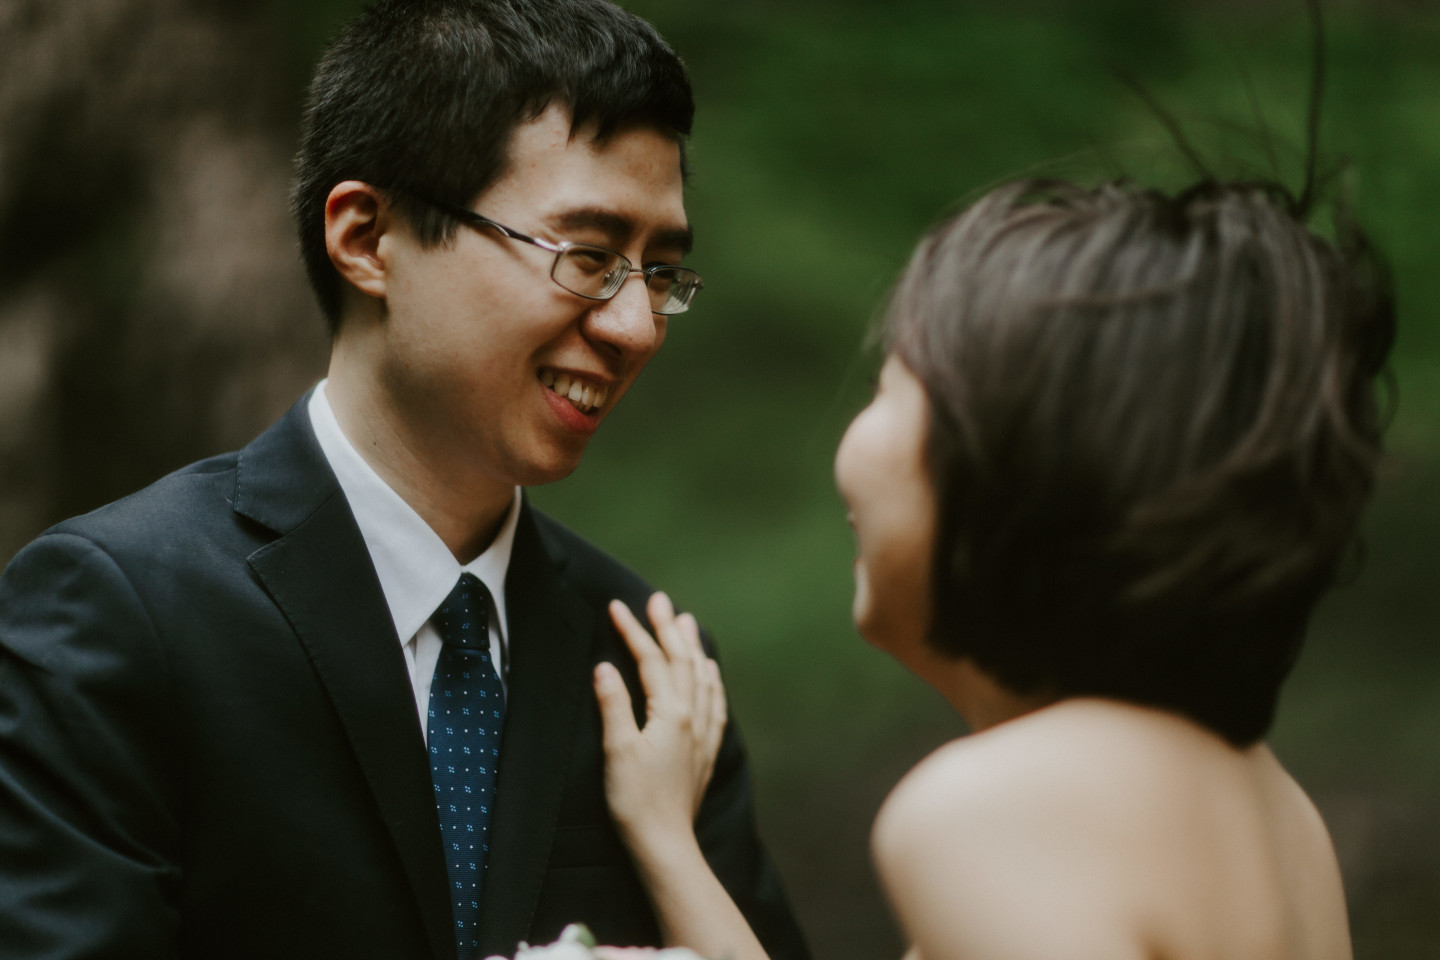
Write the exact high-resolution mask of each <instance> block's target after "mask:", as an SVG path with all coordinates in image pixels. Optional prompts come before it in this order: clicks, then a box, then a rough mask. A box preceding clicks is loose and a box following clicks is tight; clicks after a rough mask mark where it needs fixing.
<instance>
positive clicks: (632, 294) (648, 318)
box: [585, 271, 663, 359]
mask: <svg viewBox="0 0 1440 960" xmlns="http://www.w3.org/2000/svg"><path fill="white" fill-rule="evenodd" d="M662 329H663V328H662V327H661V325H660V322H659V318H657V317H656V316H655V314H654V313H652V312H651V310H650V291H649V290H648V289H647V288H646V286H645V275H644V274H642V273H640V272H638V271H636V272H635V273H632V274H630V276H629V277H628V278H627V279H626V281H625V283H624V284H623V285H622V286H621V287H620V291H619V292H618V293H616V294H615V296H613V297H611V298H610V299H609V300H606V301H604V302H602V303H599V304H596V306H595V307H594V308H593V309H592V310H591V311H590V312H589V313H588V314H587V315H586V319H585V333H586V335H587V336H588V337H590V338H591V339H592V340H595V341H598V342H600V343H602V344H605V345H606V346H608V347H610V348H611V349H612V350H614V351H615V352H617V353H619V354H620V355H621V356H623V357H625V358H626V359H635V358H644V357H648V356H649V355H650V354H651V353H653V352H655V350H656V349H657V348H658V347H659V346H660V340H661V337H662V333H661V330H662Z"/></svg>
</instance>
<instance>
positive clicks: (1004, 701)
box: [932, 657, 1060, 733]
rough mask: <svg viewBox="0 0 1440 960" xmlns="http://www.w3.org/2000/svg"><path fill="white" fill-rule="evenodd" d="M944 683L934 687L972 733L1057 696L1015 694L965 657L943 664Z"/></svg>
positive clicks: (1043, 703)
mask: <svg viewBox="0 0 1440 960" xmlns="http://www.w3.org/2000/svg"><path fill="white" fill-rule="evenodd" d="M935 679H937V680H939V679H941V677H936V678H935ZM933 682H934V681H932V683H933ZM943 683H944V686H941V685H940V684H939V683H936V684H935V686H936V687H937V688H938V689H939V690H940V692H941V693H942V694H943V695H944V696H945V699H946V700H948V701H949V702H950V705H951V706H952V707H954V708H955V711H956V712H957V713H959V714H960V716H961V717H963V718H964V720H965V724H966V725H967V726H968V727H969V728H970V731H971V732H972V733H979V732H980V731H981V730H987V729H989V728H990V727H994V726H997V725H999V724H1002V723H1004V722H1005V721H1006V720H1013V719H1014V718H1015V717H1018V716H1022V715H1024V714H1027V713H1030V712H1032V711H1034V710H1039V709H1040V708H1041V707H1045V706H1049V705H1050V704H1052V703H1054V702H1055V701H1056V700H1058V699H1060V698H1059V697H1057V696H1055V695H1053V694H1049V693H1032V694H1018V693H1015V692H1013V691H1011V690H1008V689H1006V688H1005V687H1003V686H1001V685H1000V683H999V682H997V681H996V680H995V678H993V677H992V676H990V674H988V673H986V672H985V671H984V670H982V669H980V668H979V667H978V666H976V665H975V662H974V661H973V660H971V659H969V658H968V657H962V658H961V659H959V660H952V661H950V662H949V663H948V664H947V665H946V667H945V669H944V670H943Z"/></svg>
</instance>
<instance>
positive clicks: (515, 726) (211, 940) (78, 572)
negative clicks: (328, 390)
mask: <svg viewBox="0 0 1440 960" xmlns="http://www.w3.org/2000/svg"><path fill="white" fill-rule="evenodd" d="M649 592H650V588H649V586H647V585H646V584H645V583H644V582H642V581H641V580H640V579H639V578H637V577H636V576H635V575H634V574H632V573H630V572H629V571H628V570H626V569H625V568H624V567H622V566H621V565H619V564H618V563H616V562H615V561H614V560H612V559H611V558H609V557H607V556H606V555H605V554H603V553H601V552H600V551H598V550H596V549H595V548H594V547H592V546H590V545H589V544H587V543H585V542H584V541H583V540H581V539H580V538H579V537H577V536H575V535H574V534H573V533H571V532H569V531H568V530H566V529H564V528H563V527H561V526H560V525H559V524H557V523H555V522H554V521H552V520H550V519H549V518H547V517H545V516H543V515H542V514H540V513H539V512H537V511H535V510H533V509H531V508H530V507H529V506H528V505H527V506H526V507H525V508H524V511H523V512H522V514H521V517H520V519H519V526H518V529H517V531H516V535H515V546H514V553H513V557H512V560H511V567H510V573H509V577H508V581H507V592H506V599H507V605H508V608H509V617H510V623H509V628H510V650H511V659H510V674H509V680H508V683H509V694H508V709H507V716H506V723H505V733H504V741H503V747H502V754H501V760H500V769H499V780H498V791H499V795H498V798H497V803H496V810H495V814H494V820H493V834H492V842H491V853H490V866H489V870H488V874H487V878H486V883H485V888H484V899H483V903H482V907H481V929H482V934H483V945H482V949H483V954H482V955H484V954H489V953H501V954H510V953H512V952H513V951H514V950H515V947H516V943H517V941H519V940H521V939H526V940H529V941H531V942H545V941H548V940H550V939H552V938H553V937H554V936H555V935H556V934H557V933H558V932H559V930H560V928H561V926H562V925H563V924H565V923H568V922H570V921H577V920H578V921H583V922H585V923H588V924H589V925H590V926H591V928H592V929H593V930H594V931H595V932H596V934H597V935H598V937H599V938H600V940H601V941H602V942H609V943H637V944H645V943H655V942H656V940H657V932H656V924H655V919H654V917H653V915H652V913H651V910H650V908H649V906H648V903H647V899H646V897H645V895H644V892H643V890H642V888H641V886H640V884H639V882H638V880H637V878H636V876H635V873H634V870H633V868H632V867H631V865H630V862H629V860H628V858H627V856H626V854H625V852H624V850H623V848H622V846H621V844H620V842H619V840H618V838H617V836H616V833H615V831H614V828H613V826H612V823H611V821H610V819H609V816H608V813H607V810H606V806H605V799H604V792H603V783H602V774H603V757H602V754H601V750H600V718H599V712H598V710H597V708H596V706H595V703H594V696H593V694H592V691H591V680H590V677H591V669H592V667H593V665H594V664H595V663H596V662H598V661H599V660H602V659H607V660H610V661H611V662H613V663H615V664H617V665H618V666H620V667H621V668H622V670H623V671H624V672H625V675H626V678H627V681H628V682H629V683H630V686H631V690H632V695H634V696H635V700H636V705H637V714H638V713H639V711H640V710H641V709H643V708H642V707H641V699H640V695H639V694H640V691H639V684H638V682H637V680H636V676H635V672H634V669H633V665H632V661H631V658H630V656H629V654H628V653H627V652H626V650H625V648H624V645H623V643H622V641H621V640H620V638H619V637H618V635H617V634H616V633H615V631H614V630H613V628H612V627H611V626H610V624H609V620H608V617H607V615H606V613H605V605H606V603H607V602H608V601H609V600H610V599H611V598H614V597H619V598H621V599H623V600H624V601H625V602H626V603H628V604H629V605H630V606H631V607H632V608H635V609H643V603H644V601H645V598H646V597H647V595H648V594H649ZM698 833H699V834H700V838H701V843H702V846H703V847H704V849H705V851H706V854H707V856H708V857H709V859H710V862H711V864H712V865H713V866H714V868H715V870H716V872H717V874H718V875H719V876H720V878H721V880H722V881H723V882H724V883H725V885H726V887H727V888H728V889H729V890H730V892H731V893H732V895H733V896H734V897H735V899H736V901H737V902H738V903H739V905H740V907H741V909H742V910H743V911H744V912H745V914H746V915H747V917H748V918H749V919H750V921H751V923H752V925H753V926H754V927H755V929H756V931H757V933H758V934H759V935H760V937H761V939H762V941H764V943H765V944H766V946H767V947H768V948H769V950H770V952H771V956H772V957H774V958H776V960H804V958H805V957H806V948H805V945H804V942H803V940H802V937H801V934H800V932H799V929H798V927H797V926H796V924H795V922H794V920H793V918H792V916H791V914H790V911H789V908H788V906H787V905H786V902H785V897H784V894H783V892H782V890H781V888H780V885H779V883H778V880H777V878H776V875H775V873H774V870H773V868H772V867H771V865H770V863H769V861H768V859H767V858H766V856H765V854H764V852H763V851H762V849H761V847H760V844H759V842H758V840H757V838H756V835H755V830H754V824H753V811H752V802H751V790H750V778H749V773H748V769H747V766H746V761H745V756H744V752H743V748H742V746H741V743H740V740H739V738H738V736H737V734H736V733H735V731H734V729H733V727H732V728H731V729H730V730H728V731H727V732H726V735H725V742H724V745H723V747H722V749H721V755H720V758H719V760H718V763H717V767H716V772H715V778H714V782H713V783H712V785H711V787H710V791H709V794H708V795H707V797H706V799H705V801H704V805H703V807H702V810H701V813H700V817H699V820H698ZM449 903H450V898H449V895H448V893H447V889H446V876H445V865H444V859H443V855H442V853H441V849H440V833H439V826H438V823H437V819H436V813H435V803H434V799H433V792H432V787H431V783H430V773H429V767H428V763H427V759H426V754H425V750H424V746H423V741H422V739H421V733H420V725H419V720H418V718H417V716H416V711H415V702H414V696H413V694H412V692H411V687H410V683H409V679H408V676H407V673H406V669H405V663H404V660H403V656H402V653H401V648H400V642H399V639H398V638H397V637H396V635H395V630H394V626H393V623H392V621H391V618H390V615H389V612H388V609H387V608H386V605H385V600H384V598H383V595H382V593H381V589H380V584H379V581H378V580H377V578H376V575H375V571H374V569H373V567H372V566H371V563H370V559H369V554H368V552H367V551H366V548H365V544H364V542H363V540H362V539H361V536H360V532H359V530H358V528H357V527H356V525H355V520H354V518H353V516H352V514H351V512H350V508H349V506H348V505H347V503H346V500H345V497H344V495H343V494H342V493H341V491H340V488H339V486H338V484H337V483H336V480H335V478H334V475H333V474H332V472H331V471H330V468H329V465H328V464H327V463H326V461H325V459H324V456H323V455H322V454H321V452H320V449H319V446H318V444H317V443H316V441H315V437H314V434H313V432H312V430H311V427H310V423H309V419H308V416H307V414H306V410H305V405H304V402H303V401H302V402H301V403H299V404H297V405H296V406H295V407H293V408H292V409H291V410H290V412H289V413H288V414H286V416H285V417H284V418H282V419H281V420H280V422H279V423H277V424H276V425H275V426H274V427H272V428H271V429H270V430H269V431H267V432H266V433H265V434H263V435H262V436H260V437H259V438H258V439H256V440H255V441H254V442H253V443H251V444H250V445H249V446H247V447H246V448H245V449H244V450H242V451H240V452H239V453H237V454H229V455H225V456H221V457H216V458H214V459H211V460H206V461H202V462H200V463H197V464H194V465H192V466H190V467H188V468H186V469H184V470H181V471H179V472H178V473H175V474H172V475H170V476H168V477H166V478H164V479H162V480H160V481H159V482H157V483H156V484H154V485H153V486H151V487H148V488H147V489H145V490H143V491H141V492H139V493H137V494H135V495H133V496H131V497H128V498H126V499H124V500H121V501H119V502H117V503H114V504H111V505H109V506H107V507H104V508H102V509H100V510H98V511H96V512H94V513H91V514H88V515H86V516H83V517H79V518H77V519H74V520H70V521H67V522H65V523H62V524H60V525H59V526H57V527H54V528H53V529H51V530H50V531H48V532H47V533H45V534H44V535H43V536H41V537H40V538H39V539H37V540H36V541H35V542H33V543H31V544H30V545H29V546H28V547H26V548H25V549H24V550H23V551H22V552H21V553H20V554H19V555H17V556H16V557H15V559H14V560H13V561H12V563H11V564H10V566H9V567H8V568H7V569H6V571H5V574H4V576H3V578H0V960H10V958H27V960H28V958H39V957H47V958H50V957H53V958H79V957H105V958H110V960H114V958H128V957H136V958H140V957H143V958H146V960H166V958H174V957H193V958H204V960H225V958H237V960H238V958H244V960H275V958H289V957H294V958H304V960H322V958H332V957H333V958H350V960H355V958H368V957H374V958H384V960H408V958H422V957H424V958H442V960H443V958H453V957H454V955H455V946H454V938H453V935H452V926H451V923H450V917H449V910H450V907H449Z"/></svg>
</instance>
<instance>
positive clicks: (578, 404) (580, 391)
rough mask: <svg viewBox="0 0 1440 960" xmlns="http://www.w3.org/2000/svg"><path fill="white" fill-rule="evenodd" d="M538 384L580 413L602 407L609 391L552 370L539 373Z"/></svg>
mask: <svg viewBox="0 0 1440 960" xmlns="http://www.w3.org/2000/svg"><path fill="white" fill-rule="evenodd" d="M540 382H541V383H543V384H545V386H547V387H549V388H550V389H551V390H554V391H555V392H556V393H558V394H560V396H562V397H564V398H565V399H567V400H569V401H570V403H571V404H572V405H573V406H574V407H575V409H576V410H579V411H581V412H582V413H589V412H590V411H591V410H594V409H597V408H599V407H603V406H604V405H605V398H606V397H607V396H608V395H609V391H608V390H606V389H605V388H604V387H597V386H595V385H594V384H590V383H586V382H585V381H583V380H580V379H578V378H572V377H571V376H570V375H569V374H566V373H561V374H557V373H555V371H553V370H542V371H540Z"/></svg>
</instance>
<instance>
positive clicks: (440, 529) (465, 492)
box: [325, 358, 515, 564]
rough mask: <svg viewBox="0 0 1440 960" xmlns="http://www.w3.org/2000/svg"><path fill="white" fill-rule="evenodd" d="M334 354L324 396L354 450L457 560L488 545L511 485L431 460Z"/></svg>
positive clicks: (504, 512)
mask: <svg viewBox="0 0 1440 960" xmlns="http://www.w3.org/2000/svg"><path fill="white" fill-rule="evenodd" d="M338 366H339V365H337V364H336V363H335V362H334V359H333V358H332V362H331V367H330V379H329V382H328V383H327V384H326V391H325V392H326V397H327V398H328V399H329V401H330V407H331V409H332V410H333V411H334V413H335V419H336V421H337V422H338V423H339V424H340V430H341V432H343V433H344V434H345V437H346V439H347V440H349V441H350V445H351V446H352V447H354V448H355V451H356V453H358V454H359V455H360V456H361V457H363V458H364V460H365V462H366V463H368V464H369V465H370V467H371V469H373V470H374V471H375V472H376V473H377V474H378V475H379V476H380V478H381V479H382V480H384V481H385V483H386V484H388V485H389V487H390V488H391V489H392V490H394V491H395V492H396V493H397V494H399V496H400V498H401V499H403V500H404V501H405V502H406V503H408V504H409V505H410V507H411V509H413V510H414V511H415V512H416V513H418V514H419V515H420V517H421V519H423V520H424V521H425V523H426V524H428V525H429V527H430V529H432V530H434V531H435V533H436V535H437V536H439V537H440V539H441V541H443V542H444V544H445V546H446V547H448V548H449V550H450V552H451V553H452V554H453V555H454V556H455V559H456V560H457V561H459V562H460V563H461V564H465V563H469V562H470V561H471V560H473V559H475V558H476V557H478V556H479V555H480V554H481V553H484V552H485V549H486V548H487V547H489V546H490V544H491V542H492V541H493V540H494V539H495V535H496V534H497V533H498V532H499V531H500V527H501V525H503V524H504V522H505V517H506V515H507V514H508V512H509V510H510V505H511V504H512V503H513V502H514V499H515V488H514V486H512V485H510V484H506V483H502V482H498V481H495V480H493V479H491V478H489V477H476V476H470V475H465V474H464V472H463V471H460V470H453V469H452V470H446V469H444V468H443V465H442V466H441V468H440V469H437V465H436V464H434V463H432V462H430V458H427V457H426V456H425V455H424V453H423V452H422V451H418V450H417V449H416V446H417V445H416V443H415V442H414V441H413V439H412V437H411V436H410V435H409V433H408V432H407V431H406V430H405V429H404V425H403V424H401V423H397V422H396V421H397V418H396V417H395V416H394V415H393V413H392V411H391V409H390V408H389V407H388V406H387V405H386V404H384V403H381V402H378V401H377V399H376V398H375V397H374V396H373V395H372V394H371V393H370V392H368V391H366V390H364V389H357V388H356V382H357V380H359V379H360V378H358V377H355V376H351V375H349V373H348V371H346V370H344V369H343V368H339V369H337V367H338Z"/></svg>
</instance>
